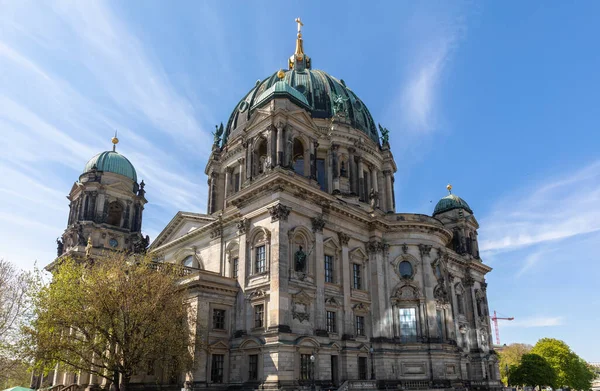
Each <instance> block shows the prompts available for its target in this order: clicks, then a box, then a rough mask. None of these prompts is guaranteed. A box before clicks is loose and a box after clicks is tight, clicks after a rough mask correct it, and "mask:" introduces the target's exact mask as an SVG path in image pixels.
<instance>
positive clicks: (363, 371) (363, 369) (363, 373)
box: [358, 357, 367, 380]
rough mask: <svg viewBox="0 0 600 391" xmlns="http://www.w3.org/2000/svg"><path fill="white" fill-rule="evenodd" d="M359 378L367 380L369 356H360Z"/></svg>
mask: <svg viewBox="0 0 600 391" xmlns="http://www.w3.org/2000/svg"><path fill="white" fill-rule="evenodd" d="M358 379H359V380H367V358H366V357H359V358H358Z"/></svg>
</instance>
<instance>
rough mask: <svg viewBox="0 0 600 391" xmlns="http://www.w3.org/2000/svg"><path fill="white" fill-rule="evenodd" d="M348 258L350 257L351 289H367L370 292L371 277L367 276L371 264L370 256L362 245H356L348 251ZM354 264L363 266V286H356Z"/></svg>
mask: <svg viewBox="0 0 600 391" xmlns="http://www.w3.org/2000/svg"><path fill="white" fill-rule="evenodd" d="M348 258H349V259H350V289H351V291H352V290H358V291H365V292H368V291H369V288H370V286H369V285H370V284H369V279H368V278H366V276H368V275H369V270H368V264H369V256H368V255H367V253H366V252H365V251H364V250H363V249H362V247H356V248H354V249H352V250H351V251H350V252H349V253H348ZM353 264H357V265H360V266H361V278H360V280H361V287H360V288H358V289H357V288H354V266H353Z"/></svg>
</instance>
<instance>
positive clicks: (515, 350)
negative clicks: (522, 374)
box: [498, 343, 533, 385]
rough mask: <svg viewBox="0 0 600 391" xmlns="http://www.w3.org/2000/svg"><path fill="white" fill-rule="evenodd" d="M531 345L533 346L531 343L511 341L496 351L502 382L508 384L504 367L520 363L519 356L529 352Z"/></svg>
mask: <svg viewBox="0 0 600 391" xmlns="http://www.w3.org/2000/svg"><path fill="white" fill-rule="evenodd" d="M532 347H533V346H531V345H527V344H523V343H513V344H510V345H508V346H507V347H505V348H503V349H502V351H501V352H499V353H498V355H499V356H500V361H499V366H500V376H501V378H502V382H503V383H504V384H506V385H508V376H507V372H506V369H507V368H510V367H513V366H518V365H519V364H520V363H521V357H522V356H523V355H524V354H527V353H529V352H530V351H531V348H532Z"/></svg>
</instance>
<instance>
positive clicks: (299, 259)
mask: <svg viewBox="0 0 600 391" xmlns="http://www.w3.org/2000/svg"><path fill="white" fill-rule="evenodd" d="M305 269H306V253H305V252H304V251H303V250H302V246H300V247H299V248H298V251H296V253H295V254H294V270H295V271H297V272H304V271H305Z"/></svg>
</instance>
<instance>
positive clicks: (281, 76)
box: [277, 69, 285, 80]
mask: <svg viewBox="0 0 600 391" xmlns="http://www.w3.org/2000/svg"><path fill="white" fill-rule="evenodd" d="M277 77H278V78H279V80H281V79H283V78H284V77H285V72H284V71H283V69H280V70H279V72H277Z"/></svg>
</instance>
